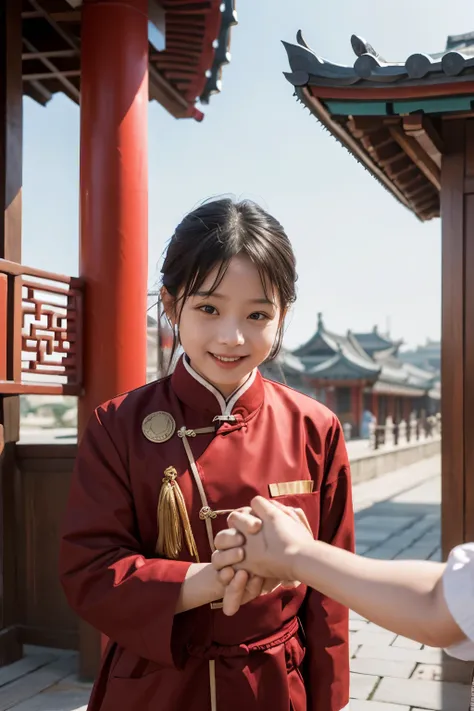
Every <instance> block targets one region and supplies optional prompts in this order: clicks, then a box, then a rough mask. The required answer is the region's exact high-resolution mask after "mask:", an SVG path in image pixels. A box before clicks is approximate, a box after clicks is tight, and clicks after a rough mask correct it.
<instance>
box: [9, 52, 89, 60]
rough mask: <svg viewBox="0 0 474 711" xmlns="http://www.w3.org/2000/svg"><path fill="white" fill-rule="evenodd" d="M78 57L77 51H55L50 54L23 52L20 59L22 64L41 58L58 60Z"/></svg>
mask: <svg viewBox="0 0 474 711" xmlns="http://www.w3.org/2000/svg"><path fill="white" fill-rule="evenodd" d="M79 55H80V52H79V50H78V49H55V50H53V51H51V52H23V54H22V55H21V58H22V60H23V61H24V62H25V61H26V62H28V61H30V60H35V59H42V58H43V57H47V58H48V59H58V58H63V57H64V58H68V57H79Z"/></svg>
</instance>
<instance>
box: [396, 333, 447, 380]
mask: <svg viewBox="0 0 474 711" xmlns="http://www.w3.org/2000/svg"><path fill="white" fill-rule="evenodd" d="M400 358H401V359H402V360H403V361H405V363H412V364H413V365H416V366H418V367H419V368H423V369H424V370H433V371H434V372H436V373H438V374H439V373H440V372H441V341H430V340H429V339H428V340H427V341H426V344H425V345H424V346H418V348H416V349H415V350H410V351H402V352H401V353H400Z"/></svg>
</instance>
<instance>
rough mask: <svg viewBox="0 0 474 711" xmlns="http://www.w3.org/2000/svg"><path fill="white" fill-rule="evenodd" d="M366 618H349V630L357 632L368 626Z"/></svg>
mask: <svg viewBox="0 0 474 711" xmlns="http://www.w3.org/2000/svg"><path fill="white" fill-rule="evenodd" d="M368 624H369V623H368V622H367V620H352V619H349V632H358V631H359V630H363V629H365V628H366V627H367V626H368Z"/></svg>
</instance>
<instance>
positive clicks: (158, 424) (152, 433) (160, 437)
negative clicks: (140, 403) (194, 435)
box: [142, 412, 176, 442]
mask: <svg viewBox="0 0 474 711" xmlns="http://www.w3.org/2000/svg"><path fill="white" fill-rule="evenodd" d="M175 429H176V422H175V421H174V419H173V418H172V416H171V415H170V414H169V413H168V412H152V413H151V415H148V417H145V419H144V420H143V423H142V432H143V434H144V435H145V437H146V438H147V439H149V440H150V442H167V441H168V440H169V439H171V437H172V436H173V435H174V431H175Z"/></svg>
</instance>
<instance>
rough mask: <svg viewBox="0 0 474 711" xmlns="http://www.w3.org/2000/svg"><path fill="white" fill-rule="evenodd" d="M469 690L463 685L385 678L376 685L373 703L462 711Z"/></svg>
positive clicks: (443, 710) (440, 710)
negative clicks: (380, 702)
mask: <svg viewBox="0 0 474 711" xmlns="http://www.w3.org/2000/svg"><path fill="white" fill-rule="evenodd" d="M469 696H470V689H469V687H468V686H466V685H463V684H454V683H448V682H446V683H443V682H441V681H419V680H417V679H393V678H391V677H388V676H387V677H385V678H384V679H382V681H381V682H380V684H379V685H378V687H377V689H376V691H375V694H374V701H386V702H390V703H398V704H402V705H403V704H406V705H409V706H416V707H420V708H423V709H430V710H431V709H432V710H433V711H458V709H459V711H464V709H467V708H468V703H469Z"/></svg>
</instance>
